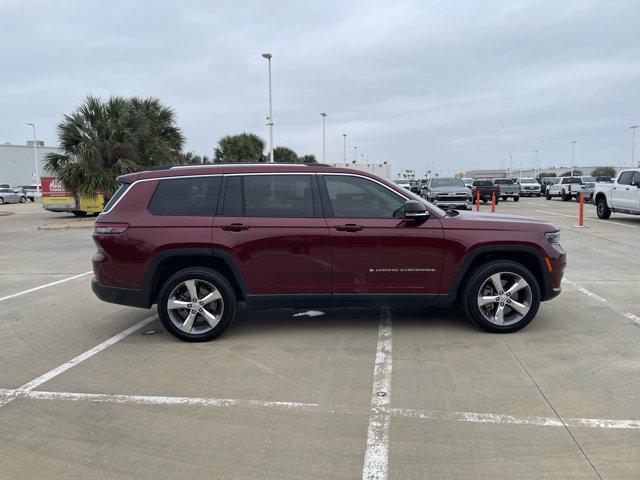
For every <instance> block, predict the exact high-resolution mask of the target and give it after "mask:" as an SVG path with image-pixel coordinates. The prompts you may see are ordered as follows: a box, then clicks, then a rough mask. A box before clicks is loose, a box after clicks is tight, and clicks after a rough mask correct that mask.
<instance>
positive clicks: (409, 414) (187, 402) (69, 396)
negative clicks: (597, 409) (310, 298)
mask: <svg viewBox="0 0 640 480" xmlns="http://www.w3.org/2000/svg"><path fill="white" fill-rule="evenodd" d="M16 396H19V397H21V398H28V399H33V400H67V401H75V402H82V401H85V402H96V403H114V404H131V405H158V406H161V405H171V406H178V407H204V408H215V407H238V408H267V409H276V410H288V411H298V410H299V411H304V412H319V413H329V414H363V413H364V411H362V410H358V409H353V408H349V407H347V406H344V405H334V406H323V405H320V404H318V403H302V402H283V401H271V400H245V399H236V398H215V397H164V396H155V395H119V394H108V393H78V392H43V391H36V390H33V391H23V392H21V393H19V394H18V393H17V390H7V389H0V397H10V398H12V399H13V398H15V397H16ZM377 410H378V413H379V414H381V415H386V416H387V417H391V416H394V417H404V418H415V419H421V420H435V421H444V422H463V423H493V424H509V425H524V426H532V427H564V426H565V425H568V426H570V427H585V428H605V429H623V430H640V419H635V420H627V419H616V418H565V419H563V420H564V424H563V423H562V421H561V420H560V419H559V418H557V417H519V416H517V415H506V414H499V413H488V412H445V411H441V410H421V409H414V408H390V407H389V406H383V407H378V408H377ZM387 446H388V443H387ZM387 453H388V450H387ZM386 463H387V460H386V457H385V458H384V464H385V465H386ZM378 472H379V470H371V471H370V473H372V474H374V475H373V476H370V477H366V478H385V477H384V476H380V475H378V476H375V474H376V473H378ZM384 475H386V467H385V473H384Z"/></svg>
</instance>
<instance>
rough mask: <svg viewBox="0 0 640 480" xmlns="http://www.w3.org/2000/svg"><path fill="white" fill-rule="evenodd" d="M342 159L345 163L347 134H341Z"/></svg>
mask: <svg viewBox="0 0 640 480" xmlns="http://www.w3.org/2000/svg"><path fill="white" fill-rule="evenodd" d="M342 161H343V162H344V163H347V134H346V133H343V134H342Z"/></svg>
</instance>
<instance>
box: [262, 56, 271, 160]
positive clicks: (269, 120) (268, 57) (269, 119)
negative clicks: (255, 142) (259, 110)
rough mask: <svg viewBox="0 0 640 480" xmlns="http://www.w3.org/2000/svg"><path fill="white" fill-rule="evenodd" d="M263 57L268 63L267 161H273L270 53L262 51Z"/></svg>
mask: <svg viewBox="0 0 640 480" xmlns="http://www.w3.org/2000/svg"><path fill="white" fill-rule="evenodd" d="M262 57H263V58H266V59H267V62H268V63H269V116H268V117H267V121H268V122H269V123H268V125H269V161H270V162H272V163H273V111H272V108H271V54H270V53H263V54H262Z"/></svg>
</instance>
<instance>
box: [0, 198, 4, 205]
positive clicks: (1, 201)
mask: <svg viewBox="0 0 640 480" xmlns="http://www.w3.org/2000/svg"><path fill="white" fill-rule="evenodd" d="M3 203H4V198H2V197H0V205H2V204H3Z"/></svg>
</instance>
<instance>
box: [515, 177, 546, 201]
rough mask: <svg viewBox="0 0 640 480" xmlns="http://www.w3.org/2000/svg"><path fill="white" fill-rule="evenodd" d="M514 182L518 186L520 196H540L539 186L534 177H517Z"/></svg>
mask: <svg viewBox="0 0 640 480" xmlns="http://www.w3.org/2000/svg"><path fill="white" fill-rule="evenodd" d="M516 183H517V184H518V186H519V187H520V196H521V197H526V196H527V195H530V196H532V197H533V196H534V195H535V196H536V197H539V196H540V189H541V187H540V184H539V183H538V181H537V180H536V179H535V178H519V179H518V181H517V182H516Z"/></svg>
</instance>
